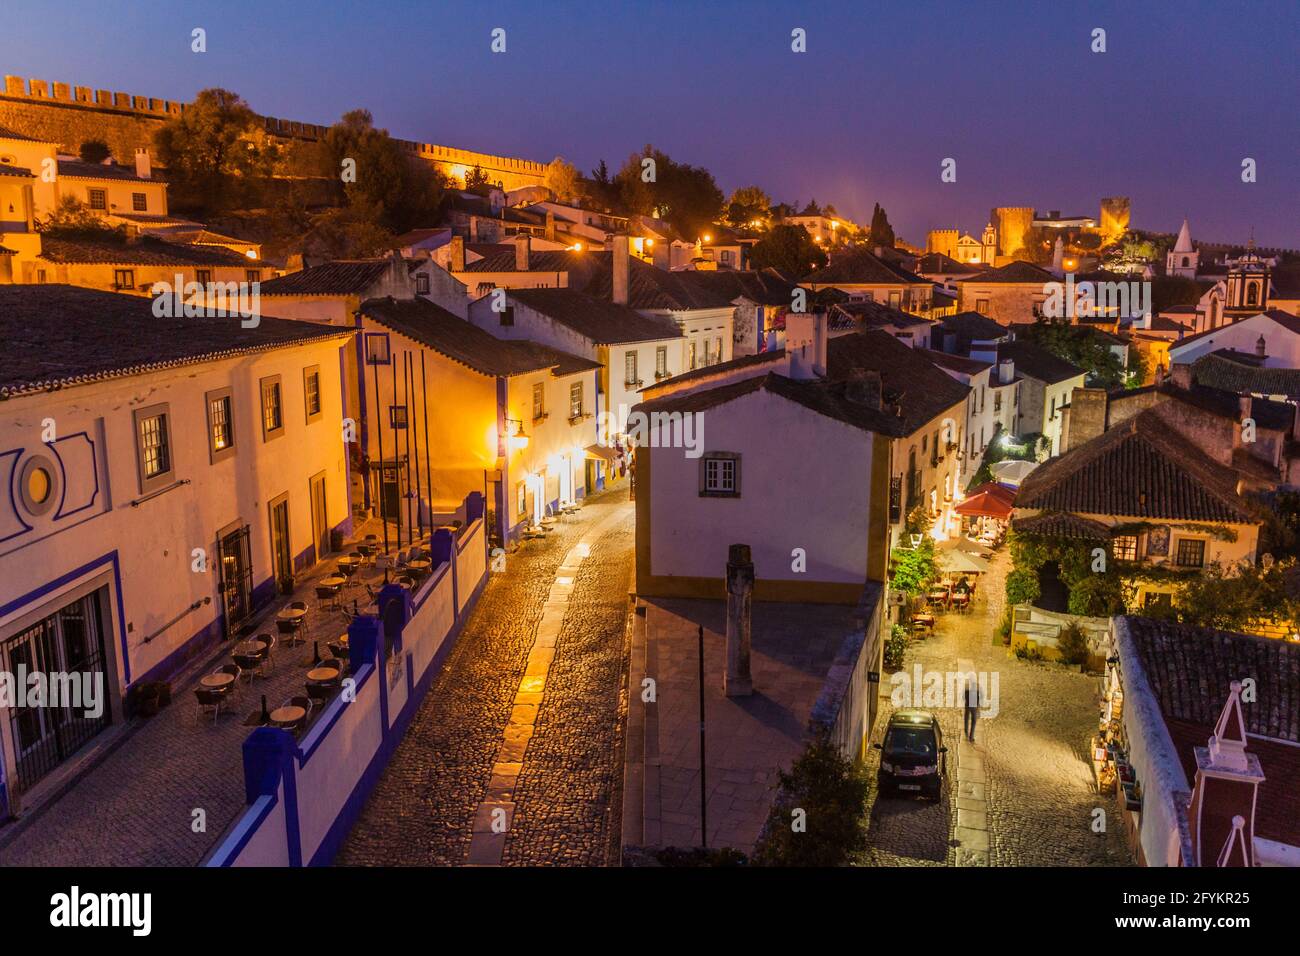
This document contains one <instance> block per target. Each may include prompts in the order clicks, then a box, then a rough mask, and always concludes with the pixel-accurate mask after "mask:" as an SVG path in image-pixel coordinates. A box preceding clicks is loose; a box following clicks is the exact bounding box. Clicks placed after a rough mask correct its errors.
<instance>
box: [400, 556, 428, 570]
mask: <svg viewBox="0 0 1300 956" xmlns="http://www.w3.org/2000/svg"><path fill="white" fill-rule="evenodd" d="M406 566H407V567H409V568H414V569H415V570H416V571H428V570H429V569H430V568H431V567H433V562H432V561H430V560H428V559H427V558H416V559H415V560H414V561H407V562H406Z"/></svg>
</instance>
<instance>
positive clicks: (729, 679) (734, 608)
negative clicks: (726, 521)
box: [722, 544, 754, 697]
mask: <svg viewBox="0 0 1300 956" xmlns="http://www.w3.org/2000/svg"><path fill="white" fill-rule="evenodd" d="M753 601H754V561H753V558H752V557H751V556H750V551H749V545H747V544H733V545H732V546H731V547H730V548H729V549H728V553H727V673H726V677H725V678H724V679H723V684H722V690H723V693H725V694H726V695H727V696H728V697H749V696H750V695H751V694H753V693H754V681H753V679H752V678H751V676H750V671H749V657H750V639H751V633H752V631H751V623H752V619H751V613H752V610H753Z"/></svg>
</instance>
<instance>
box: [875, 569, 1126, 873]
mask: <svg viewBox="0 0 1300 956" xmlns="http://www.w3.org/2000/svg"><path fill="white" fill-rule="evenodd" d="M1008 565H1009V557H1008V555H1007V554H1006V553H1005V551H1002V552H998V553H997V554H995V555H994V557H993V561H992V568H991V571H990V573H989V574H987V575H985V576H984V580H982V581H981V584H980V590H979V594H978V596H977V598H976V600H975V602H974V606H973V608H972V609H971V611H970V612H969V613H967V614H955V613H949V614H944V615H940V617H939V622H938V624H937V625H936V627H935V632H934V634H933V635H932V636H931V637H929V638H926V639H923V640H919V641H915V642H913V644H912V646H911V648H910V649H909V651H908V654H907V658H906V664H905V669H906V670H907V671H909V672H912V671H913V668H914V667H915V665H916V664H920V665H921V667H922V670H923V672H928V671H939V672H942V673H944V674H947V673H949V672H951V671H966V670H972V669H973V670H975V671H976V672H983V673H986V674H987V675H988V679H989V681H990V690H991V689H992V685H991V681H992V679H993V677H994V676H995V675H996V677H997V681H998V683H997V702H998V706H999V712H998V714H997V716H996V717H992V718H987V717H986V718H982V719H981V720H980V721H979V723H978V726H977V728H976V732H975V740H976V742H975V744H974V745H970V744H968V743H966V742H965V741H964V739H963V737H962V726H961V725H962V712H961V709H960V708H959V707H956V706H954V707H938V708H927V709H930V710H933V711H935V712H936V714H937V716H938V717H939V721H940V723H941V725H942V727H943V730H944V735H945V738H946V741H945V742H946V743H947V744H948V746H949V748H950V756H952V753H953V751H955V756H956V759H955V760H954V761H953V764H954V765H950V768H949V769H950V771H952V772H951V773H950V776H949V780H948V785H947V787H946V788H945V793H944V795H943V798H942V799H941V800H940V801H939V802H937V803H922V802H918V801H916V800H915V799H914V798H898V797H894V796H890V797H885V798H880V797H877V796H873V804H872V807H871V811H870V818H869V821H868V836H869V839H870V842H871V848H870V849H869V850H868V851H867V852H866V853H865V854H864V856H863V859H862V861H861V862H862V863H864V864H866V865H877V866H918V865H921V866H924V865H930V866H950V865H977V866H978V865H985V864H989V865H994V866H1103V865H1108V866H1116V865H1128V864H1131V863H1132V860H1131V858H1130V856H1129V854H1128V851H1127V848H1126V847H1125V844H1124V837H1123V832H1122V826H1121V824H1120V817H1119V812H1118V809H1119V808H1118V805H1117V804H1116V803H1115V801H1114V799H1113V798H1111V797H1107V796H1102V795H1099V794H1097V793H1096V792H1095V791H1094V789H1093V786H1092V772H1091V769H1090V767H1089V765H1088V762H1087V761H1088V758H1089V754H1088V741H1089V738H1090V735H1091V734H1093V733H1094V732H1095V731H1096V728H1097V713H1098V709H1097V678H1096V677H1093V676H1086V675H1083V674H1079V673H1078V672H1071V671H1069V670H1067V669H1066V668H1064V667H1062V666H1060V665H1056V664H1042V663H1039V664H1033V663H1028V662H1025V661H1020V660H1017V659H1016V658H1015V657H1014V656H1012V655H1010V654H1009V653H1008V650H1007V648H1005V647H1003V646H1002V645H1000V644H999V645H994V644H993V643H992V640H993V632H994V629H995V628H996V626H997V623H998V620H999V619H1000V617H1001V613H1002V606H1003V593H1004V592H1003V582H1004V579H1005V574H1006V571H1007V569H1008ZM881 687H882V693H885V694H886V695H887V694H888V693H889V691H890V690H891V689H892V685H891V684H890V678H889V675H885V676H884V678H883V680H882V685H881ZM892 712H893V707H892V705H891V704H890V702H889V701H888V700H885V701H882V708H881V713H880V716H879V718H878V721H877V725H876V726H877V729H876V735H875V740H877V741H878V740H880V739H881V736H882V731H883V728H884V726H885V723H886V721H887V720H888V719H889V715H890V714H891V713H892ZM878 760H879V751H874V750H873V751H870V755H869V757H868V770H869V772H870V773H871V776H872V778H873V779H874V776H875V771H876V767H877V763H876V762H877V761H878ZM1097 807H1101V808H1103V809H1104V810H1105V811H1106V814H1107V818H1108V819H1109V821H1110V822H1111V824H1112V825H1111V826H1109V827H1108V828H1107V832H1105V833H1103V834H1097V833H1094V832H1093V830H1092V822H1093V810H1094V809H1095V808H1097ZM981 824H983V826H981Z"/></svg>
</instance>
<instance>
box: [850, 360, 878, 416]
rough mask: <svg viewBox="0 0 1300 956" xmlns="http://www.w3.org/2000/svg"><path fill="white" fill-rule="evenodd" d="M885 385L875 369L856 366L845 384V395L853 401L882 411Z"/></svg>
mask: <svg viewBox="0 0 1300 956" xmlns="http://www.w3.org/2000/svg"><path fill="white" fill-rule="evenodd" d="M882 389H883V385H882V383H881V381H880V373H879V372H877V371H876V370H875V369H866V368H855V369H853V371H851V372H850V373H849V379H848V382H847V383H846V384H845V386H844V397H845V398H847V399H848V400H849V401H851V402H856V403H858V404H859V405H865V406H866V407H867V408H872V409H875V410H876V411H880V407H881V403H882V397H881V393H882Z"/></svg>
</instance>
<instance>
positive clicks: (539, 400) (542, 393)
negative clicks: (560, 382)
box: [533, 382, 546, 422]
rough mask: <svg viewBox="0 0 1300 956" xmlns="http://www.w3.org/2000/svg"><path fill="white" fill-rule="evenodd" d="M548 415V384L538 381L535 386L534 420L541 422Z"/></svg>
mask: <svg viewBox="0 0 1300 956" xmlns="http://www.w3.org/2000/svg"><path fill="white" fill-rule="evenodd" d="M545 417H546V384H545V383H544V382H538V383H537V384H536V385H534V386H533V421H534V422H540V421H541V420H542V419H543V418H545Z"/></svg>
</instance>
